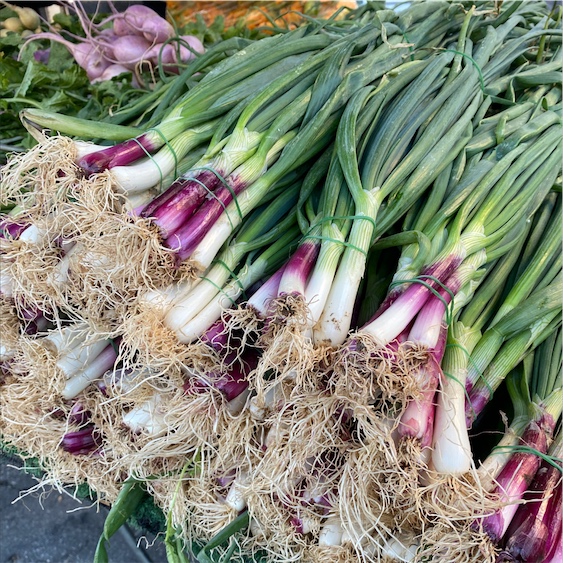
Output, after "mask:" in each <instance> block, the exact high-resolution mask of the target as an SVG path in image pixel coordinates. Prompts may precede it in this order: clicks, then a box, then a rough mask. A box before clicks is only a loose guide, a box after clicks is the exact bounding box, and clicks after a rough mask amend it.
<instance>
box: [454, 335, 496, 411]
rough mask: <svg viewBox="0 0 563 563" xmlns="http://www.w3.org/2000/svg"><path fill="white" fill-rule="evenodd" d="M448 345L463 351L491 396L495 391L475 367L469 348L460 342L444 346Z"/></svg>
mask: <svg viewBox="0 0 563 563" xmlns="http://www.w3.org/2000/svg"><path fill="white" fill-rule="evenodd" d="M448 347H449V348H459V349H460V350H461V351H462V352H465V354H466V356H467V359H468V362H469V363H470V364H471V365H472V366H473V367H474V368H475V371H476V372H477V374H478V375H479V377H478V380H479V379H481V380H483V383H484V384H485V387H486V388H487V391H488V392H489V395H491V396H492V395H493V393H494V392H495V390H494V389H493V388H492V387H491V384H490V383H489V382H488V381H487V379H486V378H485V374H484V373H483V372H482V371H480V370H479V369H478V368H477V364H476V363H475V360H474V359H473V357H472V356H471V354H470V353H469V350H468V349H467V348H466V347H465V346H462V345H461V344H446V348H448ZM471 410H472V411H473V414H475V411H474V410H473V407H471Z"/></svg>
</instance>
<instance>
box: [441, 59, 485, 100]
mask: <svg viewBox="0 0 563 563" xmlns="http://www.w3.org/2000/svg"><path fill="white" fill-rule="evenodd" d="M439 50H440V51H444V52H445V53H455V54H456V55H461V56H462V57H465V58H466V59H469V60H470V61H471V63H472V64H473V66H474V67H475V68H476V69H477V73H478V74H479V82H480V83H481V90H482V92H483V94H485V96H486V95H487V92H486V91H485V78H484V77H483V71H482V70H481V67H480V66H479V65H478V64H477V61H476V60H475V59H474V58H473V57H472V56H471V55H468V54H467V53H462V52H461V51H456V50H455V49H439Z"/></svg>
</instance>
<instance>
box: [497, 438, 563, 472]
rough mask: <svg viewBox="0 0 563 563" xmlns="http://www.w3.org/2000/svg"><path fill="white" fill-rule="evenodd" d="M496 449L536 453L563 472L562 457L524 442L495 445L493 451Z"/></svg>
mask: <svg viewBox="0 0 563 563" xmlns="http://www.w3.org/2000/svg"><path fill="white" fill-rule="evenodd" d="M495 450H512V451H513V452H514V453H525V454H534V455H537V456H538V457H540V458H541V459H543V460H544V461H546V462H547V463H549V464H550V465H552V466H553V467H555V468H556V469H559V471H561V472H563V468H562V467H561V465H560V464H561V463H563V460H562V459H560V458H558V457H554V456H551V455H549V454H544V453H542V452H540V451H539V450H536V449H535V448H532V447H530V446H525V445H524V444H522V445H514V446H495V447H494V448H493V450H492V451H495Z"/></svg>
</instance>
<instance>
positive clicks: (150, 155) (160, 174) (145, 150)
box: [132, 137, 164, 186]
mask: <svg viewBox="0 0 563 563" xmlns="http://www.w3.org/2000/svg"><path fill="white" fill-rule="evenodd" d="M132 140H133V141H135V142H136V143H137V144H138V145H139V146H140V147H141V149H143V152H144V153H145V154H146V155H147V156H148V157H149V159H150V160H152V161H153V163H154V165H155V166H156V167H157V168H158V174H159V176H160V185H161V186H162V182H163V179H164V177H163V175H162V169H161V168H160V166H159V165H158V163H157V162H156V160H155V159H154V157H153V155H152V154H151V153H150V152H149V151H148V150H147V149H146V148H145V147H144V146H143V145H142V143H141V142H140V141H139V139H137V138H136V137H135V138H133V139H132Z"/></svg>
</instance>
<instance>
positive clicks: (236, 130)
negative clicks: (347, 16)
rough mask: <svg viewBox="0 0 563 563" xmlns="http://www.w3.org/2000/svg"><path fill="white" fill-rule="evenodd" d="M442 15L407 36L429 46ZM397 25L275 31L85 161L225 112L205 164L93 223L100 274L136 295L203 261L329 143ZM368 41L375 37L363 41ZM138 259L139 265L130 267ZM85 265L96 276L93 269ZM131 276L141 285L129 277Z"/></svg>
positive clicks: (390, 58) (153, 145) (379, 67)
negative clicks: (136, 210) (154, 121)
mask: <svg viewBox="0 0 563 563" xmlns="http://www.w3.org/2000/svg"><path fill="white" fill-rule="evenodd" d="M440 13H441V12H436V13H435V14H433V15H432V17H431V18H428V19H426V20H425V21H424V24H423V25H420V26H418V27H417V30H416V33H414V34H413V37H414V39H415V40H416V39H417V38H418V37H420V39H419V40H418V42H420V43H422V44H427V43H428V42H431V41H432V40H433V38H435V37H436V36H438V37H439V35H440V34H441V33H443V30H444V29H445V25H444V24H443V22H440ZM419 17H421V15H419ZM448 23H449V22H448ZM454 23H455V20H454ZM450 25H454V24H450ZM382 29H383V30H384V31H382ZM397 29H398V28H397V27H396V26H394V25H393V24H386V27H384V28H379V27H377V26H371V25H368V26H365V27H363V28H361V29H359V30H350V31H347V33H346V34H343V33H342V34H341V35H342V37H340V38H339V39H338V40H336V41H330V39H329V38H327V37H326V36H325V35H324V34H320V33H318V32H315V29H314V28H313V30H312V32H311V33H309V34H308V35H305V36H304V37H302V35H303V34H304V30H303V29H301V28H300V29H298V30H296V31H295V32H291V33H290V34H286V35H285V36H284V38H283V41H284V49H283V50H280V49H279V46H278V43H279V40H280V39H279V38H278V37H274V38H269V39H267V40H262V41H260V42H259V43H260V45H253V46H252V48H251V47H249V48H247V49H246V50H245V51H244V60H243V61H240V60H239V57H237V55H234V56H233V57H230V58H229V59H228V60H227V61H225V62H224V63H220V64H219V65H217V67H216V69H214V70H213V71H211V72H209V73H208V74H207V75H206V76H205V77H204V78H203V79H202V80H201V81H200V82H199V83H198V84H197V86H195V87H194V88H193V89H192V90H191V91H190V93H189V94H188V95H187V96H186V97H185V99H183V100H182V101H181V103H180V104H178V105H177V106H176V108H175V109H174V110H172V111H171V112H170V113H169V114H168V115H167V116H166V117H165V119H164V120H163V121H162V122H161V123H160V124H159V125H158V127H157V128H156V129H155V130H153V131H151V132H147V133H146V134H144V135H142V136H141V137H138V138H137V139H135V140H134V141H127V142H125V143H123V144H121V145H117V146H115V147H112V148H111V149H106V150H104V151H99V152H95V153H91V154H89V155H87V156H86V157H85V158H83V159H81V160H80V161H79V165H80V166H81V167H82V168H83V169H85V170H86V171H87V172H90V173H91V172H93V171H96V172H97V171H99V170H101V169H102V168H104V169H105V168H108V169H111V170H113V168H114V167H115V166H117V165H120V166H121V165H126V164H129V163H130V162H133V161H135V160H136V159H138V158H140V157H144V156H145V151H146V152H149V153H153V152H154V151H155V150H156V149H157V148H159V147H160V146H162V145H164V144H165V143H164V140H163V139H166V141H167V142H168V143H170V142H173V139H174V138H175V137H176V136H177V135H178V134H180V132H181V131H184V130H185V129H186V128H189V127H190V126H195V125H197V124H199V123H203V122H205V121H206V120H208V119H213V118H215V117H216V116H220V115H223V116H224V117H223V119H222V120H221V121H220V124H219V125H218V126H217V127H216V129H215V132H214V136H213V138H212V139H211V142H210V145H209V146H208V149H207V151H206V155H205V156H204V157H203V159H202V161H201V162H200V163H198V165H197V166H195V167H194V168H193V169H192V170H191V171H190V172H188V173H187V174H186V175H185V177H184V178H182V179H179V180H178V182H177V183H175V184H174V185H173V186H172V187H171V188H169V189H168V190H167V191H166V192H164V193H163V194H162V195H161V196H160V197H159V198H157V199H155V200H154V201H153V202H151V203H149V204H148V205H147V206H146V207H144V208H143V209H142V210H141V212H140V214H139V215H140V216H139V218H138V220H137V221H135V220H133V221H132V220H131V217H130V216H125V217H123V218H122V220H121V221H118V222H117V223H115V222H114V227H115V228H113V227H112V228H110V226H107V225H106V224H105V223H100V224H99V227H98V229H97V230H96V231H95V232H93V233H92V237H90V238H89V239H88V244H87V246H92V248H88V251H87V252H88V253H89V255H92V253H94V254H96V256H99V259H100V261H101V262H102V263H103V272H102V271H100V273H99V276H100V278H102V276H105V272H106V271H107V270H108V269H110V270H112V271H114V273H115V275H114V279H113V281H112V283H113V285H114V286H115V287H116V289H117V291H119V290H120V287H122V284H120V277H123V278H124V279H125V288H126V290H129V291H131V290H132V292H133V293H134V292H135V291H136V290H137V288H138V287H139V285H141V286H145V287H146V285H149V286H152V287H154V286H157V287H158V286H159V285H161V284H162V283H163V281H164V282H169V281H172V280H173V279H174V277H176V276H177V272H178V270H177V269H175V268H174V267H173V266H174V265H175V264H176V266H178V265H180V266H181V269H182V270H188V271H193V272H201V271H204V270H205V269H207V268H208V267H209V264H210V263H211V262H212V260H213V259H214V258H215V256H216V254H217V252H218V251H219V249H220V247H221V246H222V245H223V244H224V242H225V240H226V239H227V238H228V237H229V236H230V235H231V233H232V232H233V229H235V228H236V227H237V225H238V224H239V223H240V221H241V220H242V218H243V217H244V216H245V215H247V214H248V213H249V212H250V211H251V210H252V209H254V208H255V207H256V206H257V205H259V204H260V202H261V200H262V199H263V197H264V196H265V194H267V192H268V191H269V190H270V189H272V187H273V186H274V185H275V183H276V182H278V181H279V180H280V179H281V178H282V177H283V176H285V175H286V174H287V173H289V172H291V171H292V170H294V169H296V168H297V167H298V166H300V165H302V164H304V163H305V162H307V160H308V159H310V158H312V157H313V156H314V155H315V154H316V153H317V152H318V151H319V150H321V149H322V148H323V146H325V145H326V144H327V143H328V142H329V141H330V138H331V135H332V131H333V130H334V127H335V125H336V123H337V120H338V117H339V114H340V112H341V110H342V107H343V105H344V104H345V103H346V101H347V99H348V98H349V97H350V96H351V95H352V94H353V92H354V91H355V90H356V89H358V88H360V87H361V86H363V85H364V84H366V83H368V82H370V81H373V80H375V79H377V78H378V77H380V76H381V75H383V74H384V73H385V72H387V71H389V70H391V69H392V68H394V67H395V66H397V65H398V64H400V62H401V61H402V58H403V55H404V54H405V53H406V52H407V48H406V47H401V46H400V42H399V34H398V31H397ZM387 30H388V31H387ZM392 32H395V34H396V35H394V36H391V33H392ZM384 33H386V34H387V39H388V41H387V42H386V43H385V42H383V41H382V40H381V38H382V36H383V34H384ZM401 37H402V36H401ZM423 40H424V41H425V42H426V43H424V41H423ZM372 42H375V43H376V45H378V44H379V46H378V47H377V48H376V49H375V50H373V51H371V47H368V49H367V50H365V48H366V47H367V46H369V45H370V44H371V43H372ZM393 44H397V48H393V47H392V46H393ZM334 57H336V58H334ZM350 57H354V58H351V59H350V62H347V61H348V59H349V58H350ZM282 65H286V70H285V71H284V70H283V68H281V66H282ZM339 67H340V68H339ZM219 68H220V69H221V73H219ZM323 69H325V70H323ZM216 71H217V72H216ZM273 73H275V74H276V75H277V78H276V79H275V80H271V81H270V82H264V80H265V79H267V76H264V74H269V75H270V76H272V75H273ZM317 76H318V79H317ZM245 78H246V80H245ZM235 81H236V82H237V85H236V86H234V87H233V86H232V85H233V83H234V82H235ZM313 82H315V83H314V84H313ZM227 88H228V89H229V90H228V91H227V92H225V89H227ZM249 92H250V95H249ZM284 108H285V109H284ZM225 112H226V113H225ZM280 112H282V113H280ZM140 147H141V148H140ZM284 147H285V148H284ZM166 148H167V147H166ZM282 149H283V150H282ZM280 150H281V154H279V151H280ZM272 159H273V160H272ZM272 162H273V163H272ZM265 170H267V171H266V172H265ZM111 219H114V218H111ZM124 222H125V225H124ZM131 229H132V231H133V234H131ZM100 232H101V233H103V234H102V236H98V235H99V234H100ZM135 234H136V236H137V238H135V236H133V235H135ZM123 246H126V250H125V249H123ZM110 248H111V251H110ZM136 249H138V250H136ZM137 252H138V255H137ZM137 256H138V257H139V259H140V262H141V263H142V264H144V265H145V266H146V268H145V266H143V267H142V268H138V267H137V265H136V260H137ZM141 257H144V258H141ZM108 261H109V264H108ZM132 261H133V263H134V264H135V269H133V268H131V267H130V264H131V263H132ZM151 261H152V262H153V263H155V269H152V270H151V268H150V266H151ZM90 270H91V274H92V275H95V272H96V269H95V268H91V269H90ZM161 275H162V277H160V276H161ZM118 276H119V277H118ZM135 276H136V277H137V278H138V279H139V280H140V281H139V282H138V283H137V285H135V284H134V283H132V282H131V280H134V279H135Z"/></svg>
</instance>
